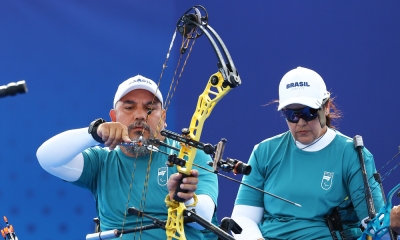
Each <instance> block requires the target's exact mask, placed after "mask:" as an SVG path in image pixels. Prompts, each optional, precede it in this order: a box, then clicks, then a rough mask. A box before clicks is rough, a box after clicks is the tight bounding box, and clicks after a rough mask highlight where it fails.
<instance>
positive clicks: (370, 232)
mask: <svg viewBox="0 0 400 240" xmlns="http://www.w3.org/2000/svg"><path fill="white" fill-rule="evenodd" d="M399 189H400V184H398V185H397V186H396V187H394V188H393V189H392V190H391V191H390V192H389V194H388V196H387V202H386V204H385V205H383V207H381V209H380V210H379V212H378V213H377V215H376V217H374V218H373V219H372V220H371V221H370V222H369V223H368V225H367V229H365V231H364V232H363V235H362V236H361V237H360V238H359V240H366V239H368V237H373V238H374V239H375V240H380V239H381V238H382V237H383V235H385V234H386V233H387V232H388V231H389V227H390V211H391V210H392V198H393V195H394V194H395V193H396V192H397V191H398V190H399Z"/></svg>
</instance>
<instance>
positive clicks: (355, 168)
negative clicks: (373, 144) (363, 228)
mask: <svg viewBox="0 0 400 240" xmlns="http://www.w3.org/2000/svg"><path fill="white" fill-rule="evenodd" d="M353 153H354V154H352V158H353V159H354V160H353V161H351V162H352V163H353V164H351V165H350V174H349V175H348V176H349V177H348V182H347V184H348V188H349V194H352V193H353V192H355V193H353V195H351V201H352V203H353V206H354V207H356V206H357V205H358V206H357V207H356V208H355V212H356V214H357V218H358V219H359V220H362V219H364V218H365V217H368V208H367V203H366V200H365V193H364V181H363V176H362V172H361V165H360V160H359V156H358V153H357V151H353ZM363 156H364V162H365V168H366V171H367V176H368V179H369V181H368V182H369V186H370V188H371V191H372V197H373V199H374V205H375V209H376V211H379V209H380V208H381V207H382V206H383V199H382V193H381V189H380V186H379V184H378V183H377V182H376V181H375V179H374V178H373V177H372V174H373V173H375V172H376V168H375V162H374V157H373V156H372V154H371V153H370V152H369V151H368V150H367V149H366V148H363Z"/></svg>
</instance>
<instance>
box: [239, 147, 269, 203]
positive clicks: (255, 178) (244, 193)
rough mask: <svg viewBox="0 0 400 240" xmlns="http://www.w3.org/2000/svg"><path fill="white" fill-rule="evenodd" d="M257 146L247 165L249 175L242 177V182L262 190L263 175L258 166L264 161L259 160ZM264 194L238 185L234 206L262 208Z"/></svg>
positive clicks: (260, 167)
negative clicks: (249, 168) (249, 167)
mask: <svg viewBox="0 0 400 240" xmlns="http://www.w3.org/2000/svg"><path fill="white" fill-rule="evenodd" d="M257 149H258V145H257V146H255V147H254V150H253V152H252V153H251V156H250V159H249V162H248V164H249V165H250V166H251V173H250V174H249V175H247V176H246V175H244V176H243V182H244V183H246V184H248V185H251V186H253V187H256V188H259V189H264V182H265V173H263V172H264V171H263V170H262V166H260V162H261V163H262V162H264V161H266V160H265V159H262V157H261V159H260V156H259V151H257ZM263 199H264V194H263V193H262V192H260V191H257V190H254V189H251V188H249V187H247V186H243V185H240V188H239V192H238V195H237V197H236V201H235V205H249V206H255V207H262V208H264V201H263Z"/></svg>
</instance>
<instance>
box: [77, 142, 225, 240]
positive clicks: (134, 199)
mask: <svg viewBox="0 0 400 240" xmlns="http://www.w3.org/2000/svg"><path fill="white" fill-rule="evenodd" d="M164 142H165V143H167V144H169V145H172V146H175V147H178V148H180V146H179V143H178V142H176V141H173V140H170V139H166V140H165V141H164ZM159 149H160V150H161V151H163V152H167V153H169V154H173V153H176V154H178V152H177V151H174V150H172V149H169V148H166V147H162V146H160V147H159ZM82 154H83V156H84V168H83V172H82V175H81V177H80V178H79V179H78V181H76V182H73V183H72V184H74V185H76V186H79V187H83V188H86V189H88V190H90V191H91V192H92V194H93V196H94V198H95V200H96V207H97V214H98V217H99V218H100V221H101V223H100V226H101V229H102V231H107V230H112V229H121V228H122V223H123V221H124V214H125V208H126V204H127V200H128V194H129V188H130V184H131V179H132V172H133V169H134V165H135V157H129V156H126V155H125V154H124V153H123V152H122V151H121V149H120V148H119V147H117V148H116V149H115V150H114V151H110V150H109V148H101V147H93V148H89V149H86V150H85V151H83V152H82ZM167 158H168V156H167V155H165V154H162V153H156V152H153V153H152V156H151V166H150V175H149V179H148V187H147V195H144V194H143V192H145V193H146V191H145V190H144V184H145V179H146V173H147V169H148V165H149V159H150V154H148V155H146V156H143V157H138V158H137V161H136V169H135V173H134V178H133V183H132V190H131V194H130V199H129V207H135V208H137V209H139V208H140V206H141V203H142V209H143V208H144V212H145V213H147V214H149V215H151V216H153V217H156V218H159V219H161V220H166V219H167V214H168V208H167V207H166V204H165V202H164V200H165V197H166V196H167V194H168V190H167V180H168V179H169V177H170V176H171V174H174V173H176V172H177V168H176V166H174V167H166V165H165V162H166V161H167ZM207 161H211V158H210V157H209V156H208V155H206V154H205V153H204V152H203V151H197V153H196V157H195V160H194V163H196V164H198V165H200V166H204V167H207V168H209V169H210V170H212V168H211V167H209V166H208V165H207V164H206V163H207ZM193 169H196V170H198V171H199V183H198V185H197V190H196V192H195V193H196V194H197V195H200V194H206V195H208V196H210V197H211V198H212V200H213V201H214V203H215V204H217V197H218V179H217V175H216V174H213V173H210V172H207V171H205V170H202V169H199V168H196V167H194V166H193ZM142 196H143V200H142ZM137 221H138V218H137V216H132V215H130V214H129V213H127V216H126V219H125V227H124V229H129V228H134V227H136V223H137ZM213 223H214V224H215V223H217V221H216V214H214V218H213ZM150 224H153V223H152V221H151V220H150V219H148V218H144V219H143V226H145V225H150ZM138 226H139V227H140V226H141V219H139V223H138ZM203 232H204V233H203ZM203 232H202V231H199V230H196V229H194V228H192V227H190V226H187V225H185V234H186V237H187V239H199V240H200V239H213V238H214V237H215V235H213V234H209V233H207V231H203ZM139 235H140V234H139V232H137V233H136V239H160V240H161V239H162V240H164V239H166V234H165V231H164V230H162V229H152V230H145V231H142V233H141V236H140V238H139ZM133 236H134V233H132V234H126V235H124V237H123V239H133ZM215 239H216V237H215Z"/></svg>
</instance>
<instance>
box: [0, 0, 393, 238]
mask: <svg viewBox="0 0 400 240" xmlns="http://www.w3.org/2000/svg"><path fill="white" fill-rule="evenodd" d="M195 4H199V2H194V1H193V2H192V1H190V3H189V1H169V2H167V1H147V2H145V1H128V0H126V1H122V0H118V1H105V0H98V1H93V0H91V1H90V0H89V1H77V0H70V1H66V0H62V1H51V0H37V1H27V0H26V1H22V0H15V1H1V2H0V52H1V55H0V79H1V81H0V85H3V84H7V83H9V82H11V81H19V80H22V79H24V80H26V82H27V85H28V88H29V93H28V94H24V95H18V96H16V97H8V98H4V99H1V100H0V108H1V109H2V116H3V117H2V118H0V124H1V126H2V127H1V130H2V131H1V132H2V138H1V139H0V144H1V146H3V151H2V154H1V155H0V164H1V166H2V167H3V168H2V170H3V171H2V174H1V175H0V181H1V183H3V184H2V188H0V202H1V203H2V204H1V207H0V216H1V215H5V216H7V217H8V218H9V221H10V222H11V224H13V225H14V227H15V230H16V231H17V233H18V236H19V237H20V239H45V240H47V239H77V240H78V239H84V237H85V236H86V234H88V233H91V232H92V231H93V223H92V218H93V217H94V216H95V202H94V200H93V197H92V196H91V194H90V193H89V192H88V191H85V190H82V189H80V188H77V187H74V186H71V185H69V184H67V183H64V182H63V181H62V180H60V179H58V178H56V177H53V176H51V175H50V174H48V173H47V172H45V171H44V170H42V168H41V167H40V166H39V164H38V163H37V160H36V156H35V153H36V150H37V148H38V147H39V146H40V145H41V144H42V143H43V142H44V141H45V140H47V139H48V138H50V137H52V136H54V135H55V134H57V133H60V132H62V131H65V130H68V129H73V128H80V127H85V126H87V125H88V124H89V123H90V122H91V121H92V120H93V119H95V118H99V117H102V118H105V119H109V117H108V112H109V110H110V109H111V108H112V100H113V97H114V93H115V91H116V89H117V87H118V84H119V83H120V82H122V81H123V80H125V79H127V78H129V77H131V76H134V75H136V74H138V73H140V74H142V75H144V76H147V77H149V78H152V79H154V80H155V81H156V82H157V81H158V79H159V77H160V73H161V70H162V65H163V63H164V61H165V56H166V54H167V51H168V47H169V44H170V41H171V38H172V34H173V32H174V30H175V24H176V21H177V20H178V18H179V17H180V16H181V14H183V12H184V11H186V10H187V9H188V8H189V7H191V6H192V5H195ZM200 4H202V5H203V6H205V7H206V8H207V10H208V13H209V21H210V22H209V23H210V25H211V26H212V27H213V28H214V29H216V30H217V32H218V33H219V34H220V36H221V37H222V39H223V40H224V42H225V43H226V45H227V47H228V49H229V50H230V52H231V55H232V57H233V60H234V62H235V64H236V67H237V68H238V70H239V73H240V75H241V78H242V82H243V84H242V85H241V86H240V87H238V88H236V89H234V90H232V91H231V92H230V93H229V94H228V95H227V96H226V97H225V98H224V99H222V100H221V102H220V103H218V105H217V106H216V108H215V109H214V111H213V113H212V114H211V116H210V118H209V119H208V120H207V121H206V123H205V126H204V130H203V135H202V139H201V140H202V141H203V142H210V143H213V144H214V143H216V142H218V141H219V140H220V139H221V138H227V139H228V143H227V146H226V151H225V154H224V157H231V158H236V159H240V160H243V161H247V159H248V157H249V155H250V153H251V150H252V148H253V146H254V145H255V144H257V143H259V142H260V141H262V140H263V139H266V138H268V137H271V136H274V135H276V134H279V133H282V132H284V131H287V126H286V123H285V121H284V120H283V119H282V118H281V117H280V114H278V112H276V106H274V105H269V106H263V105H265V104H267V103H269V102H270V101H271V100H274V99H277V98H278V85H279V81H280V79H281V77H282V76H283V75H284V74H285V73H286V72H287V71H289V70H291V69H293V68H296V67H297V66H303V67H307V68H311V69H313V70H315V71H317V72H318V73H319V74H320V75H321V76H322V77H323V78H324V80H325V82H326V84H327V87H328V89H329V90H330V91H331V92H333V95H334V96H336V97H337V98H336V100H335V101H336V103H337V104H338V106H339V108H340V109H341V110H342V111H343V113H344V118H343V119H342V121H341V122H340V123H339V125H338V126H339V130H340V131H341V132H342V133H344V134H346V135H348V136H350V137H353V136H354V135H356V134H359V135H362V136H363V138H364V143H365V145H366V147H367V148H368V149H369V150H370V151H371V152H372V153H373V154H374V156H375V160H376V166H377V168H378V169H379V168H380V167H381V166H383V165H384V163H385V162H387V161H388V160H389V159H390V158H391V157H392V156H394V155H395V154H396V153H397V152H398V145H400V142H399V137H398V134H399V129H398V126H397V122H396V120H397V119H399V118H400V113H399V112H398V111H396V110H397V107H398V106H397V103H398V102H399V100H398V97H397V96H398V94H397V92H398V89H399V87H400V83H399V80H398V69H399V66H400V48H399V46H398V43H399V42H400V33H399V31H398V29H399V25H400V16H399V14H398V12H399V9H400V3H398V2H395V1H389V2H385V3H381V2H377V1H351V2H348V1H340V2H337V1H336V2H333V1H331V2H329V1H316V0H307V1H304V0H303V1H294V0H287V1H253V2H249V1H241V2H232V1H201V2H200ZM178 45H180V38H179V37H177V40H176V42H175V48H174V49H173V52H172V54H171V59H170V60H169V63H168V67H167V69H166V72H165V73H164V78H163V80H162V82H161V91H162V92H163V93H164V95H166V93H167V91H168V88H169V84H170V82H171V79H172V76H173V71H174V70H175V66H176V63H177V59H178V57H179V52H178V51H179V47H177V46H178ZM216 62H217V61H216V57H215V55H214V52H213V51H212V49H211V46H210V45H209V42H208V40H207V39H206V38H205V37H202V38H200V39H198V40H197V41H196V43H195V45H194V47H193V50H192V52H191V55H190V58H189V60H188V63H187V65H186V68H185V71H184V73H183V75H182V78H181V81H180V83H179V85H178V88H177V91H176V93H175V96H174V99H173V100H172V105H171V106H170V108H169V110H168V117H167V123H168V129H170V130H172V131H175V132H179V131H180V129H181V128H183V127H187V126H188V125H189V122H190V119H191V116H192V114H193V112H194V108H195V104H196V103H197V98H198V95H199V94H200V93H201V92H202V89H204V87H205V84H206V82H207V80H208V79H209V77H210V75H211V74H213V73H215V72H216V71H217V68H216ZM164 97H165V96H164ZM394 162H395V163H392V164H390V165H389V166H388V167H386V168H385V169H383V170H382V171H383V172H386V171H387V170H389V169H390V168H391V167H393V166H394V165H395V164H396V163H398V162H399V160H398V159H396V161H394ZM396 175H398V173H397V172H395V173H394V174H392V175H390V176H389V177H388V179H387V180H386V181H385V182H384V185H385V191H386V192H389V190H390V189H391V188H393V187H394V186H395V185H396V184H397V183H398V181H399V180H398V179H399V178H398V177H397V176H396ZM230 176H232V175H230ZM305 177H306V175H305ZM236 178H237V179H240V178H241V177H240V176H237V177H236ZM219 187H220V197H219V199H218V205H219V208H218V217H219V219H222V217H224V216H230V213H231V211H232V208H233V202H234V199H235V197H236V193H237V189H238V185H237V184H236V183H233V182H229V181H228V180H225V179H222V178H220V179H219ZM395 202H396V203H397V204H400V202H399V201H398V200H397V199H396V201H395ZM0 226H1V224H0ZM3 227H4V226H3Z"/></svg>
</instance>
